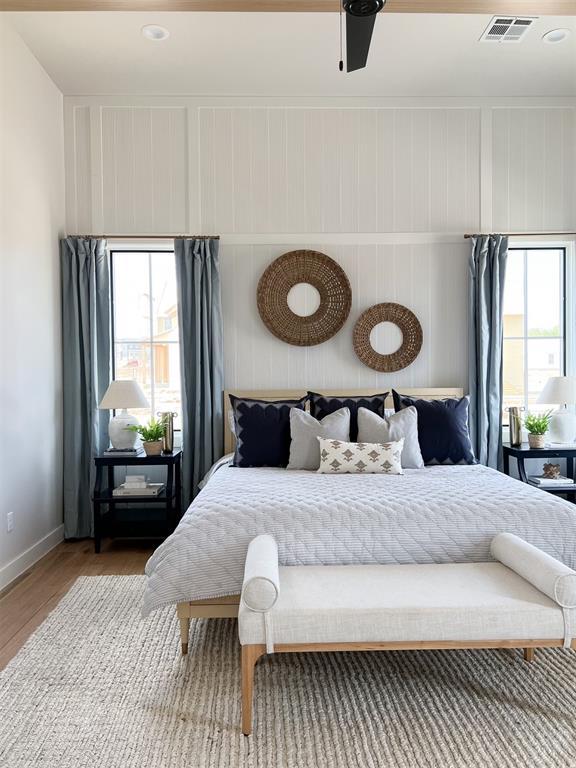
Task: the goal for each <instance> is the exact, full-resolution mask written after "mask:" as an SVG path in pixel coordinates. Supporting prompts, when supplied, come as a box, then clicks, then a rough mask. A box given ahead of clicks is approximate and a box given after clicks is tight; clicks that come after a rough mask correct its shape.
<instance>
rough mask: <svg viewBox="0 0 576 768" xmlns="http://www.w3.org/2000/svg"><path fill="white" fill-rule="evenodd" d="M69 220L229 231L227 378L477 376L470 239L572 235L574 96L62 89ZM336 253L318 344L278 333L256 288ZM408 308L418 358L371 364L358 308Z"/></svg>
mask: <svg viewBox="0 0 576 768" xmlns="http://www.w3.org/2000/svg"><path fill="white" fill-rule="evenodd" d="M65 114H66V117H65V121H66V159H67V166H66V167H67V171H66V172H67V226H68V229H69V231H70V232H89V231H91V232H96V233H107V234H130V233H134V234H147V233H167V234H169V233H178V232H180V233H183V232H189V233H195V232H196V233H204V234H211V233H216V234H220V235H221V236H222V239H221V254H222V277H223V303H224V323H225V363H226V365H225V371H226V386H227V387H229V388H233V387H246V388H258V387H276V386H277V387H301V386H310V387H323V386H341V385H343V386H348V385H350V386H356V387H358V386H363V385H366V386H380V385H382V386H383V387H384V386H386V387H387V386H390V385H394V384H396V385H398V386H401V385H406V386H463V387H466V384H467V382H466V369H467V340H466V337H467V309H466V308H467V293H466V273H467V263H466V261H467V254H468V248H469V246H468V244H467V243H466V242H465V241H464V240H463V238H462V235H463V233H464V232H474V231H495V230H498V229H502V230H516V229H518V230H519V231H526V230H534V231H537V230H541V229H544V230H572V231H573V230H574V228H575V227H576V191H575V190H576V149H575V147H576V101H575V100H574V99H572V100H570V99H565V100H559V99H540V100H534V99H531V100H526V99H524V100H519V99H509V100H502V99H493V100H486V99H483V100H480V99H442V100H440V99H420V100H416V101H414V100H407V99H394V100H393V99H381V100H375V99H355V100H354V99H323V100H318V99H316V100H310V99H293V100H284V101H280V100H273V99H267V100H266V99H233V98H230V99H224V98H220V99H192V98H189V99H188V98H178V97H174V98H167V97H165V98H156V99H155V98H151V97H134V98H128V97H84V98H82V97H69V98H66V100H65ZM299 247H310V248H317V249H319V250H321V251H324V252H325V253H327V254H329V255H331V256H333V257H334V258H335V259H337V260H338V261H339V263H340V264H341V265H342V266H343V267H344V269H345V270H346V272H347V274H348V276H349V278H350V281H351V283H352V286H353V308H352V312H351V314H350V318H349V320H348V322H347V323H346V325H345V327H344V328H343V330H342V331H341V332H340V333H339V334H338V335H337V336H336V337H335V338H333V339H331V340H329V341H328V342H326V343H325V344H322V345H321V346H319V347H310V348H306V349H300V348H295V347H291V346H289V345H286V344H284V343H283V342H281V341H279V340H277V339H275V337H273V336H272V335H271V334H270V333H269V332H268V331H267V330H266V328H265V327H264V325H263V324H262V322H261V321H260V318H259V316H258V312H257V310H256V285H257V282H258V279H259V277H260V275H261V274H262V272H263V270H264V269H265V267H266V266H267V264H269V263H270V262H271V261H272V260H273V259H274V258H275V257H276V256H278V255H280V254H281V253H284V252H285V251H288V250H291V249H294V248H299ZM388 300H391V301H399V302H401V303H404V304H406V305H407V306H408V307H410V308H411V309H412V310H413V311H414V312H415V313H416V314H417V315H418V317H419V318H420V321H421V323H422V326H423V330H424V345H423V348H422V352H421V354H420V355H419V357H418V359H417V360H416V361H415V362H414V363H413V364H412V365H411V366H410V367H409V368H407V369H405V370H404V371H401V372H399V373H398V374H395V375H393V376H390V375H383V374H377V373H375V372H374V371H371V369H369V368H366V367H365V366H364V365H363V364H362V363H360V361H358V360H357V359H356V357H355V355H354V353H353V351H352V346H351V334H352V327H353V324H354V322H355V320H356V318H357V317H358V315H359V313H360V312H361V311H362V310H364V309H366V308H367V307H368V306H370V305H371V304H373V303H376V302H378V301H388Z"/></svg>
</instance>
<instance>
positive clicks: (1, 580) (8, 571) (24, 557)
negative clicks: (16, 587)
mask: <svg viewBox="0 0 576 768" xmlns="http://www.w3.org/2000/svg"><path fill="white" fill-rule="evenodd" d="M61 541H64V526H63V525H59V526H58V528H54V530H53V531H50V533H47V534H46V536H44V537H43V538H41V539H40V541H37V542H36V543H35V544H32V546H31V547H29V548H28V549H26V550H24V552H22V554H21V555H18V557H15V558H14V560H10V562H9V563H7V564H6V565H5V566H3V567H2V568H0V592H3V591H4V590H5V589H6V588H7V587H9V586H10V585H11V584H12V582H14V581H16V579H18V578H19V577H20V576H22V574H23V573H25V571H27V570H28V569H29V568H31V567H32V566H33V565H34V564H35V563H37V562H38V560H40V558H42V557H44V555H47V554H48V552H50V550H51V549H54V547H56V546H57V545H58V544H60V542H61Z"/></svg>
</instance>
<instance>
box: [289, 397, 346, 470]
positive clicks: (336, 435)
mask: <svg viewBox="0 0 576 768" xmlns="http://www.w3.org/2000/svg"><path fill="white" fill-rule="evenodd" d="M290 436H291V438H292V442H291V443H290V460H289V461H288V466H287V469H318V467H319V466H320V446H319V445H318V438H319V437H329V438H332V439H334V440H349V439H350V409H349V408H339V409H338V410H337V411H334V413H329V414H328V415H327V416H324V418H323V419H320V420H318V419H315V418H314V416H311V415H310V414H309V413H306V411H302V410H300V409H299V408H292V409H291V410H290Z"/></svg>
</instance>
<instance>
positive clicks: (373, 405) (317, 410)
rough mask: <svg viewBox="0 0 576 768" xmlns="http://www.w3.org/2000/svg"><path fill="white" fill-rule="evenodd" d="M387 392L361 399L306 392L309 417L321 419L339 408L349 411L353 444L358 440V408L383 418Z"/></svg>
mask: <svg viewBox="0 0 576 768" xmlns="http://www.w3.org/2000/svg"><path fill="white" fill-rule="evenodd" d="M389 394H390V393H389V392H382V394H380V395H372V397H369V396H361V397H352V396H350V397H347V396H346V395H344V396H343V397H335V396H333V395H319V394H318V393H317V392H308V397H309V398H310V415H311V416H314V418H315V419H318V420H320V419H323V418H324V416H328V414H329V413H334V411H338V410H340V408H349V409H350V442H352V443H355V442H356V440H357V438H358V408H367V409H368V410H369V411H372V413H377V414H378V416H384V401H385V400H386V398H387V397H388V395H389Z"/></svg>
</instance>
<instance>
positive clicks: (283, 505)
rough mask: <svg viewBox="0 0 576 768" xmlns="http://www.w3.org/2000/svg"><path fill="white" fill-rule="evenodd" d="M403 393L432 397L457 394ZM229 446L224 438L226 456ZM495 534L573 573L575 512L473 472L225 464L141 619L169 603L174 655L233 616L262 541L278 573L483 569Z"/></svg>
mask: <svg viewBox="0 0 576 768" xmlns="http://www.w3.org/2000/svg"><path fill="white" fill-rule="evenodd" d="M403 391H404V392H406V394H412V395H415V396H419V397H426V398H429V399H432V398H439V397H454V396H460V395H461V390H458V389H442V390H438V389H435V390H430V389H425V390H422V389H419V390H406V389H404V390H403ZM347 393H348V394H356V393H353V392H350V391H348V392H347ZM301 394H302V393H301V392H296V393H294V392H289V393H287V392H285V391H283V392H265V393H263V392H261V391H259V392H257V393H256V392H250V393H245V392H242V393H241V396H242V397H248V396H252V397H261V398H269V399H272V398H274V397H275V398H277V399H281V398H286V397H288V396H294V397H298V396H300V395H301ZM358 394H372V393H370V392H368V391H366V390H362V392H361V393H358ZM227 432H228V430H227ZM232 440H233V438H232V435H231V434H227V436H226V440H225V443H226V447H227V448H228V449H230V448H231V447H232V444H233V443H232ZM502 531H508V532H510V533H514V534H516V535H518V536H520V537H521V538H523V539H525V540H527V541H529V542H530V543H532V544H534V545H535V546H537V547H539V548H540V549H542V550H544V551H545V552H548V553H549V554H550V555H552V556H553V557H556V558H558V559H559V560H561V561H562V562H564V563H565V564H566V565H568V566H569V567H571V568H575V567H576V514H575V512H574V506H573V505H572V504H571V503H569V502H567V501H564V500H563V499H560V498H557V497H555V496H552V495H551V494H547V493H545V492H543V491H541V490H539V489H537V488H534V487H532V486H529V485H526V484H524V483H521V482H519V481H517V480H515V479H513V478H510V477H508V476H506V475H503V474H501V473H499V472H496V471H495V470H492V469H488V468H487V467H484V466H481V465H473V466H470V465H467V466H435V467H426V468H424V469H419V470H405V473H404V474H403V475H321V474H318V473H316V472H306V471H299V470H296V471H290V470H286V469H278V468H252V469H244V468H236V467H232V466H229V463H228V462H227V460H226V459H224V460H223V461H221V462H220V466H219V467H216V468H215V470H214V471H213V472H212V474H211V477H210V478H209V479H208V481H207V483H206V485H205V487H204V488H203V490H202V491H201V492H200V493H199V494H198V496H197V497H196V498H195V499H194V501H193V503H192V504H191V506H190V507H189V509H188V510H187V512H186V513H185V515H184V517H183V518H182V521H181V522H180V524H179V526H178V528H177V529H176V531H175V532H174V533H173V534H172V535H171V536H170V537H169V538H168V539H167V540H166V541H165V542H164V543H163V544H162V545H161V546H160V547H159V548H158V549H157V550H156V551H155V552H154V554H153V555H152V557H151V558H150V560H149V562H148V564H147V567H146V574H147V576H148V580H147V589H146V594H145V598H144V605H143V613H144V614H145V615H147V614H148V613H150V612H151V611H153V610H155V609H156V608H159V607H161V606H164V605H169V604H177V605H178V615H179V617H180V624H181V631H182V642H183V647H184V646H185V645H186V643H187V636H188V623H189V620H190V618H192V617H207V618H209V617H220V616H235V615H237V610H238V607H237V604H238V597H237V595H238V593H239V592H240V588H241V586H242V576H243V567H244V559H245V556H246V550H247V547H248V543H249V542H250V541H251V539H252V538H254V537H255V536H257V535H258V534H261V533H269V534H271V535H273V536H274V537H275V539H276V540H277V542H278V549H279V558H280V562H281V564H282V565H303V564H324V565H337V564H353V563H354V564H369V563H384V564H385V563H400V564H403V563H450V562H482V561H486V560H490V559H491V558H490V554H489V546H490V541H491V540H492V538H493V537H494V536H495V535H496V534H497V533H500V532H502ZM185 641H186V642H185ZM184 650H185V648H184Z"/></svg>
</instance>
